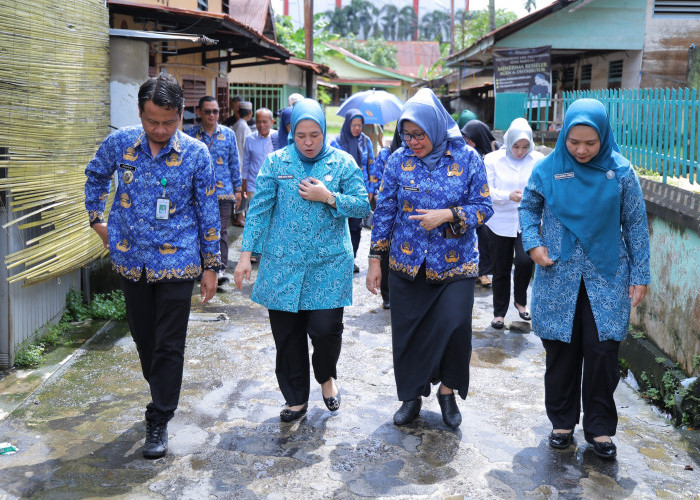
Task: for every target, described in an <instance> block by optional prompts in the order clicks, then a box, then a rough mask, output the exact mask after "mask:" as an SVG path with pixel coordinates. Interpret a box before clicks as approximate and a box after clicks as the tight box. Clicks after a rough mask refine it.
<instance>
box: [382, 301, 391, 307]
mask: <svg viewBox="0 0 700 500" xmlns="http://www.w3.org/2000/svg"><path fill="white" fill-rule="evenodd" d="M382 308H383V309H391V302H389V301H388V300H384V301H382Z"/></svg>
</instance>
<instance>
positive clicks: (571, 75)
mask: <svg viewBox="0 0 700 500" xmlns="http://www.w3.org/2000/svg"><path fill="white" fill-rule="evenodd" d="M575 88H576V68H574V67H570V68H564V69H563V70H562V71H561V87H559V88H558V91H559V92H561V91H565V90H574V89H575Z"/></svg>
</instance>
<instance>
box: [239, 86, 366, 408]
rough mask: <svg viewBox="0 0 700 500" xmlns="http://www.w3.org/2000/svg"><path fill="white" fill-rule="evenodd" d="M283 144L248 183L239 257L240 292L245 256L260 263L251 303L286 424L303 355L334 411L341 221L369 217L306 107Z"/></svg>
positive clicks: (351, 167) (347, 269)
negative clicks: (270, 356)
mask: <svg viewBox="0 0 700 500" xmlns="http://www.w3.org/2000/svg"><path fill="white" fill-rule="evenodd" d="M291 124H292V126H291V130H290V134H289V145H288V146H287V147H285V148H283V149H280V150H278V151H275V152H273V153H271V154H269V155H268V157H267V158H266V159H265V162H264V163H263V165H262V167H261V169H260V173H259V174H258V177H257V180H256V192H255V196H254V197H253V199H252V200H251V204H250V208H249V211H248V217H247V219H246V227H245V230H244V231H243V242H242V244H241V258H240V261H239V263H238V265H237V266H236V270H235V271H234V281H235V283H236V286H237V287H238V289H239V290H240V289H241V287H242V283H243V280H244V279H249V278H250V272H251V264H250V256H251V252H254V253H260V254H262V259H261V263H260V268H259V270H258V275H257V279H256V282H255V285H254V286H253V293H252V295H251V299H252V300H253V301H254V302H257V303H259V304H261V305H263V306H265V307H267V308H268V310H269V316H270V326H271V329H272V335H273V337H274V339H275V346H276V348H277V358H276V367H275V373H276V374H277V380H278V382H279V386H280V390H281V391H282V395H283V396H284V398H285V400H286V407H285V409H283V410H282V412H281V413H280V418H281V419H282V420H283V421H285V422H291V421H294V420H297V419H298V418H300V417H301V416H302V415H304V413H306V410H307V408H308V400H309V384H310V377H309V353H308V341H307V335H308V337H310V338H311V343H312V345H313V348H314V351H313V355H312V364H313V370H314V376H315V378H316V381H317V382H318V383H319V384H321V392H322V396H323V400H324V403H325V404H326V406H327V407H328V409H329V410H331V411H336V410H337V409H338V408H339V407H340V393H339V392H338V388H337V386H336V384H335V379H336V378H337V374H336V364H337V362H338V357H339V355H340V347H341V337H342V332H343V308H344V307H345V306H349V305H351V303H352V271H353V252H352V244H351V243H350V234H349V231H348V223H347V218H348V217H359V218H362V217H365V216H366V215H367V214H368V213H369V211H370V208H369V202H368V200H367V191H366V190H365V186H364V182H363V179H362V173H361V172H360V170H359V169H358V168H357V166H356V165H355V162H354V161H353V159H352V157H350V155H348V154H347V153H344V152H342V151H340V150H338V149H335V148H333V147H330V146H328V145H327V144H326V119H325V116H324V114H323V111H322V109H321V106H320V105H319V104H318V103H317V102H316V101H314V100H312V99H304V100H303V101H300V102H298V103H297V104H296V105H295V106H294V109H293V111H292V116H291Z"/></svg>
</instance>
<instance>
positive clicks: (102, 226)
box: [92, 222, 109, 250]
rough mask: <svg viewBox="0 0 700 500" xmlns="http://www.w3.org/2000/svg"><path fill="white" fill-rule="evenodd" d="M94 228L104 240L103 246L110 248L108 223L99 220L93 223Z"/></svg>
mask: <svg viewBox="0 0 700 500" xmlns="http://www.w3.org/2000/svg"><path fill="white" fill-rule="evenodd" d="M92 229H93V230H94V231H95V232H96V233H97V235H98V236H99V237H100V239H101V240H102V246H104V247H105V248H106V249H107V250H109V232H108V231H107V224H106V223H105V222H98V223H97V224H93V225H92Z"/></svg>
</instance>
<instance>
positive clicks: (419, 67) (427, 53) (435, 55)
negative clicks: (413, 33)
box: [387, 41, 440, 78]
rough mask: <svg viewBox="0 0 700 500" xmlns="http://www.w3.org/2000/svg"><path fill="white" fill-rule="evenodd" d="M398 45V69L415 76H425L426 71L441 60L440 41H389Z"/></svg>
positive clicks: (395, 45)
mask: <svg viewBox="0 0 700 500" xmlns="http://www.w3.org/2000/svg"><path fill="white" fill-rule="evenodd" d="M387 43H388V44H390V45H392V46H394V47H396V59H397V63H398V68H397V69H396V71H398V72H399V73H401V74H404V75H408V76H412V77H413V78H420V77H423V78H425V73H426V72H427V71H428V70H429V69H430V68H432V66H433V65H434V64H435V63H436V62H438V61H439V60H440V43H439V42H413V41H408V42H387Z"/></svg>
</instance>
